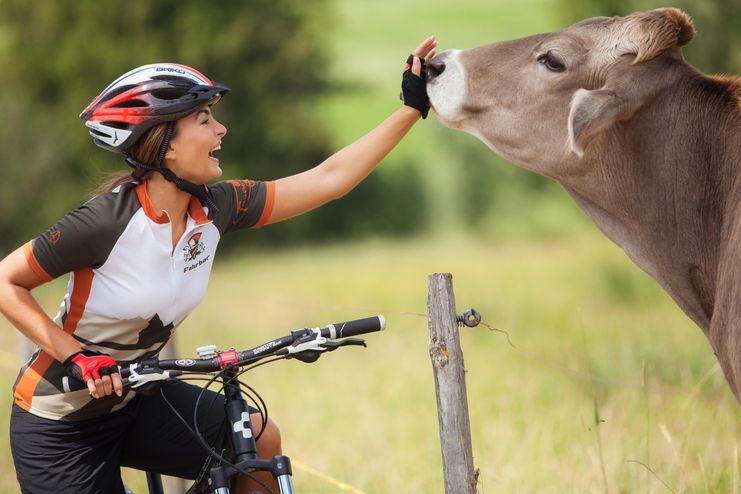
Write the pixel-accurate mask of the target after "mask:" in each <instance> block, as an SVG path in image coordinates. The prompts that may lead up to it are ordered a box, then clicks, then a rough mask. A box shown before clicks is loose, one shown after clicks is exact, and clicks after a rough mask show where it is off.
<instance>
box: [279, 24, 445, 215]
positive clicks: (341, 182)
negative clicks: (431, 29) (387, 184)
mask: <svg viewBox="0 0 741 494" xmlns="http://www.w3.org/2000/svg"><path fill="white" fill-rule="evenodd" d="M436 46H437V41H436V40H435V38H434V37H432V36H431V37H429V38H427V39H426V40H424V41H423V42H422V43H421V44H420V45H419V46H418V47H417V48H416V49H415V50H414V51H413V52H412V55H414V57H415V58H414V61H413V64H412V67H411V70H412V73H413V74H415V75H416V76H420V74H421V70H422V63H421V62H420V60H419V59H420V58H422V59H426V60H429V59H431V58H432V57H433V56H434V54H435V47H436ZM420 117H421V113H420V111H419V110H416V109H414V108H412V107H409V106H402V107H401V108H399V109H398V110H396V111H395V112H394V113H392V114H391V115H390V116H389V117H388V118H386V119H385V120H384V121H383V122H381V123H380V124H379V125H378V126H377V127H376V128H375V129H373V130H371V131H370V132H369V133H367V134H366V135H364V136H363V137H361V138H360V139H358V140H357V141H355V142H353V143H352V144H350V145H348V146H346V147H344V148H342V149H341V150H339V151H337V152H336V153H335V154H333V155H332V156H330V157H329V158H327V159H326V160H325V161H323V162H322V163H320V164H319V165H317V166H315V167H314V168H312V169H310V170H307V171H305V172H302V173H299V174H296V175H292V176H290V177H285V178H281V179H279V180H276V182H275V203H274V205H273V210H272V213H271V215H270V217H269V218H268V221H267V223H277V222H279V221H283V220H285V219H288V218H291V217H293V216H298V215H300V214H303V213H305V212H307V211H310V210H312V209H314V208H316V207H318V206H321V205H322V204H325V203H327V202H329V201H332V200H334V199H338V198H340V197H342V196H344V195H345V194H347V193H348V192H350V191H351V190H352V189H353V188H354V187H355V186H356V185H357V184H359V183H360V182H361V181H362V180H363V179H364V178H365V177H367V176H368V174H370V172H372V171H373V169H374V168H375V167H376V166H378V164H379V163H380V162H381V160H383V158H384V157H386V155H387V154H388V153H389V152H390V151H391V150H392V149H393V148H394V147H395V146H396V145H397V144H398V143H399V142H400V141H401V139H402V138H403V137H404V136H405V135H406V134H407V132H409V129H411V128H412V126H413V125H414V124H415V123H416V122H417V120H419V118H420Z"/></svg>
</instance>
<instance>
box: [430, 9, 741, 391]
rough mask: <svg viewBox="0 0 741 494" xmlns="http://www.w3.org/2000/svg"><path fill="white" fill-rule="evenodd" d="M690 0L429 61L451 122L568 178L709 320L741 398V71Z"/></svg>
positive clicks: (443, 115) (438, 103)
mask: <svg viewBox="0 0 741 494" xmlns="http://www.w3.org/2000/svg"><path fill="white" fill-rule="evenodd" d="M694 33H695V29H694V27H693V25H692V21H691V20H690V18H689V17H688V16H687V15H686V14H685V13H683V12H681V11H679V10H677V9H658V10H652V11H650V12H637V13H634V14H631V15H629V16H627V17H612V18H607V17H597V18H593V19H587V20H585V21H582V22H579V23H578V24H574V25H573V26H570V27H568V28H566V29H564V30H562V31H558V32H555V33H547V34H538V35H535V36H530V37H527V38H522V39H517V40H512V41H504V42H501V43H495V44H492V45H486V46H481V47H479V48H473V49H470V50H463V51H460V50H449V51H446V52H443V53H441V54H439V55H438V56H437V57H435V59H434V60H432V62H431V63H430V64H428V71H429V72H428V76H429V79H428V86H427V90H428V93H429V95H430V101H431V102H432V106H433V109H434V110H435V112H436V113H437V116H438V118H439V119H440V121H442V122H443V124H444V125H446V126H448V127H452V128H456V129H461V130H463V131H465V132H468V133H470V134H473V135H474V136H476V137H477V138H479V139H480V140H481V141H483V142H484V143H485V144H486V145H487V146H489V147H490V148H491V149H492V150H493V151H494V152H495V153H497V154H499V155H501V156H502V157H504V158H506V159H508V160H510V161H513V162H515V163H517V164H518V165H520V166H522V167H523V168H526V169H528V170H531V171H533V172H536V173H539V174H541V175H545V176H547V177H550V178H552V179H554V180H556V181H557V182H559V183H560V184H561V185H562V186H563V188H564V189H565V190H566V191H567V192H568V193H569V194H570V195H571V197H572V198H573V199H574V200H575V201H576V203H577V204H578V205H579V207H581V209H582V210H584V212H585V213H586V214H587V215H588V216H589V217H590V218H591V219H592V221H593V222H594V223H595V224H596V225H597V226H598V227H599V228H600V229H601V230H602V231H603V232H604V233H605V234H606V235H607V236H608V237H609V238H610V239H612V240H613V241H614V242H615V243H617V244H618V245H620V246H621V247H622V248H623V250H624V251H625V252H626V253H627V254H628V256H629V257H630V258H631V259H632V260H633V261H634V262H635V263H636V264H637V265H638V266H640V267H641V268H642V269H643V270H645V271H646V272H647V273H648V274H650V275H651V276H653V277H654V278H655V279H656V280H657V281H658V282H659V283H660V284H661V286H662V287H663V288H664V289H665V290H666V291H667V292H668V293H669V294H670V295H671V296H672V298H673V299H674V300H675V301H676V302H677V304H678V305H679V306H680V307H681V308H682V310H684V312H685V313H687V315H688V316H689V317H690V318H692V320H693V321H695V323H697V324H698V325H699V326H700V327H701V328H702V330H703V331H704V332H705V335H706V336H707V338H708V340H709V341H710V344H711V345H712V348H713V350H714V352H715V355H716V356H717V358H718V361H719V362H720V365H721V367H722V369H723V372H724V373H725V377H726V379H727V380H728V383H729V384H730V387H731V389H732V390H733V393H734V394H735V395H736V398H737V399H738V400H739V401H741V78H739V77H728V76H726V77H711V76H707V75H703V74H701V73H700V72H698V71H697V70H696V69H694V68H693V67H691V66H690V65H688V64H687V63H686V62H685V61H684V59H683V57H682V52H681V49H680V47H681V46H683V45H685V44H687V43H688V42H689V41H690V40H691V39H692V37H693V36H694Z"/></svg>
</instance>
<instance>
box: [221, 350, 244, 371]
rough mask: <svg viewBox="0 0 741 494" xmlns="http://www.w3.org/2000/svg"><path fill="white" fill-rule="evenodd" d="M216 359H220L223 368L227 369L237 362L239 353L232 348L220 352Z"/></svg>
mask: <svg viewBox="0 0 741 494" xmlns="http://www.w3.org/2000/svg"><path fill="white" fill-rule="evenodd" d="M216 359H217V360H218V361H219V365H220V366H221V368H222V369H226V368H227V367H228V366H230V365H231V364H235V363H237V361H238V360H239V354H238V353H237V352H236V351H235V350H234V349H233V348H232V349H231V350H229V351H227V352H219V354H218V355H217V356H216Z"/></svg>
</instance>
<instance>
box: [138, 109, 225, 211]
mask: <svg viewBox="0 0 741 494" xmlns="http://www.w3.org/2000/svg"><path fill="white" fill-rule="evenodd" d="M174 130H175V122H168V123H167V128H166V129H165V138H164V139H162V145H161V146H160V151H159V156H158V157H159V164H160V166H151V165H146V164H144V163H142V162H141V161H138V160H136V159H135V158H134V157H133V156H126V162H127V163H128V164H129V166H131V167H132V168H134V169H137V168H141V169H142V170H147V171H151V172H157V173H160V174H162V176H163V177H165V180H167V181H169V182H172V183H174V184H175V187H177V188H178V189H180V190H182V191H183V192H187V193H188V194H190V195H192V196H194V197H195V198H196V199H198V200H199V201H201V204H205V205H206V206H208V207H209V209H210V210H211V211H213V212H218V211H219V208H217V207H216V203H214V200H213V197H212V196H211V193H210V192H209V190H208V187H206V186H205V185H198V184H194V183H193V182H189V181H188V180H185V179H182V178H180V177H178V176H177V175H175V173H174V172H173V171H172V170H170V169H169V168H165V166H164V164H165V154H166V153H167V148H168V147H169V145H170V139H171V138H172V133H173V132H174Z"/></svg>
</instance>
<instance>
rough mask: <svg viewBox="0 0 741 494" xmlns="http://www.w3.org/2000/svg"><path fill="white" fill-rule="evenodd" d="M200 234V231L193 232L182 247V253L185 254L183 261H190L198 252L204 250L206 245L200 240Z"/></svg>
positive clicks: (200, 252)
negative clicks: (186, 243)
mask: <svg viewBox="0 0 741 494" xmlns="http://www.w3.org/2000/svg"><path fill="white" fill-rule="evenodd" d="M201 235H203V234H202V233H200V232H199V233H194V234H193V235H192V236H191V237H190V238H189V239H188V245H187V246H185V247H183V254H184V256H185V262H188V261H192V260H193V259H195V258H196V257H198V255H199V254H202V253H203V252H205V251H206V246H205V245H204V244H203V242H201Z"/></svg>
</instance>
